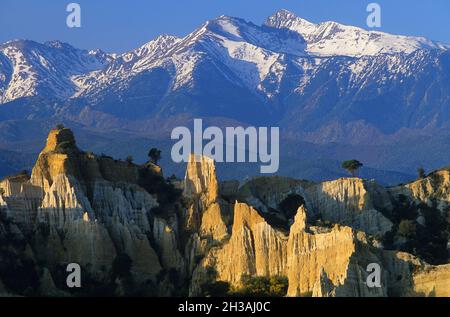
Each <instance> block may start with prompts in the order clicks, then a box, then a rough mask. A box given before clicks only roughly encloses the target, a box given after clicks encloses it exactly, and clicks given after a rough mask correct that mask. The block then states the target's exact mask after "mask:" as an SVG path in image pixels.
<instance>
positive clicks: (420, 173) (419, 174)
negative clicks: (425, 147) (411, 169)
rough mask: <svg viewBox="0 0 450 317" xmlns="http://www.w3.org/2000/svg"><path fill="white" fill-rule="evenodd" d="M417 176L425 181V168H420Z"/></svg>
mask: <svg viewBox="0 0 450 317" xmlns="http://www.w3.org/2000/svg"><path fill="white" fill-rule="evenodd" d="M417 174H418V176H419V179H424V178H425V176H426V175H425V169H424V168H423V167H419V168H418V169H417Z"/></svg>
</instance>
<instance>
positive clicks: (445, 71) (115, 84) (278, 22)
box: [0, 10, 450, 181]
mask: <svg viewBox="0 0 450 317" xmlns="http://www.w3.org/2000/svg"><path fill="white" fill-rule="evenodd" d="M199 117H200V118H203V119H204V120H205V122H208V123H209V124H214V125H219V126H227V125H232V126H236V125H248V124H251V125H261V126H280V128H281V137H282V143H283V144H282V146H281V148H282V149H286V152H283V153H281V156H282V157H285V158H286V157H288V159H289V160H290V161H293V162H294V163H292V164H289V167H288V168H287V170H289V171H291V170H292V169H293V168H294V167H295V166H300V165H301V164H300V165H298V164H296V163H295V162H296V161H297V160H308V161H309V162H311V161H318V160H320V161H321V162H324V161H328V162H330V161H333V162H336V160H341V159H346V158H348V157H363V158H366V160H365V161H368V162H369V163H368V164H370V165H368V166H370V167H373V168H375V169H384V170H392V171H396V172H401V173H406V174H408V175H409V174H411V173H412V172H411V171H415V170H416V168H417V166H420V165H424V166H425V167H427V168H437V167H438V166H439V165H441V164H445V163H447V162H448V154H447V153H446V152H445V151H443V150H442V151H439V149H446V148H447V147H448V142H449V140H450V51H449V50H448V46H447V45H444V44H441V43H438V42H433V41H429V40H426V39H423V38H417V37H405V36H396V35H390V34H386V33H381V32H374V31H366V30H363V29H359V28H355V27H350V26H344V25H341V24H338V23H334V22H324V23H320V24H314V23H311V22H308V21H306V20H303V19H301V18H299V17H296V16H295V15H294V14H292V13H290V12H288V11H285V10H281V11H279V12H277V13H275V14H274V15H272V16H271V17H269V18H268V20H267V21H266V23H265V24H264V25H262V26H257V25H255V24H253V23H251V22H247V21H245V20H242V19H239V18H233V17H227V16H221V17H218V18H216V19H213V20H210V21H207V22H205V23H204V24H203V25H201V26H200V27H199V28H197V29H196V30H194V31H193V32H192V33H189V34H188V35H186V36H185V37H183V38H177V37H173V36H170V35H162V36H159V37H157V38H155V39H154V40H152V41H150V42H148V43H146V44H144V45H143V46H141V47H139V48H137V49H135V50H132V51H130V52H126V53H123V54H106V53H103V52H101V51H90V52H88V51H82V50H78V49H75V48H73V47H71V46H70V45H68V44H63V43H60V42H50V43H45V44H39V43H36V42H32V41H12V42H8V43H5V44H3V45H1V46H0V120H2V121H3V122H5V123H6V122H7V126H9V127H11V126H14V127H17V129H22V130H24V131H25V132H24V133H22V134H21V135H26V134H27V133H26V131H28V129H30V128H28V127H29V126H37V125H39V124H41V122H42V121H45V120H48V122H47V123H46V126H47V127H48V126H50V125H52V124H54V123H58V122H67V123H68V124H70V125H71V126H77V127H80V129H85V130H86V131H87V133H88V132H89V133H90V132H92V131H95V133H98V134H102V133H103V134H111V133H116V132H118V134H117V135H120V137H118V138H120V139H117V141H114V140H113V142H117V144H123V143H124V142H125V140H129V139H133V138H134V139H139V138H141V137H143V138H152V139H154V138H159V139H161V140H163V141H167V140H168V139H169V137H168V136H169V134H170V131H171V130H172V128H173V127H175V126H180V125H190V124H192V118H199ZM33 129H35V128H33ZM33 131H34V130H33ZM30 133H32V132H31V129H30ZM15 135H17V133H15V134H14V133H13V134H9V133H1V134H0V143H1V144H7V145H8V146H11V150H12V147H13V146H14V142H20V140H18V138H17V137H15ZM114 135H115V134H114ZM124 135H125V137H124ZM91 142H92V146H93V147H95V146H96V141H95V139H92V140H91ZM117 144H115V145H111V148H114V149H115V148H117V147H118V146H117ZM305 144H311V146H309V145H308V146H306V148H308V149H311V148H314V151H313V152H314V153H313V154H310V153H305V151H304V149H305ZM417 144H424V146H423V149H421V148H418V145H417ZM425 145H426V146H425ZM411 147H413V148H414V151H411ZM319 148H320V150H318V149H319ZM350 148H351V150H349V149H350ZM6 149H9V148H8V147H6ZM429 149H436V150H435V151H433V152H432V153H430V152H429ZM362 150H364V153H370V156H369V157H368V158H367V156H368V155H366V154H364V153H361V151H362ZM124 151H125V149H122V152H120V153H115V154H119V155H121V156H126V155H128V154H130V153H124ZM302 151H303V152H302ZM28 152H31V151H29V149H28ZM386 153H395V159H393V158H390V157H388V158H386V156H387V154H386ZM408 153H414V156H416V157H411V155H410V154H408ZM298 168H299V169H301V168H300V167H298ZM314 170H316V167H314ZM325 170H328V171H329V167H325V166H324V168H323V171H318V172H317V173H316V172H314V175H312V174H310V173H309V172H308V173H307V175H308V176H310V175H311V177H314V178H315V177H316V176H317V175H321V177H322V176H323V175H324V171H325ZM382 173H383V172H380V173H379V174H382ZM328 174H329V175H328V177H333V176H335V175H336V173H335V172H333V173H332V174H330V173H329V172H328ZM377 174H378V172H377ZM296 175H299V176H301V175H303V174H302V171H299V172H298V174H296ZM395 179H398V178H397V177H395ZM383 181H386V180H383Z"/></svg>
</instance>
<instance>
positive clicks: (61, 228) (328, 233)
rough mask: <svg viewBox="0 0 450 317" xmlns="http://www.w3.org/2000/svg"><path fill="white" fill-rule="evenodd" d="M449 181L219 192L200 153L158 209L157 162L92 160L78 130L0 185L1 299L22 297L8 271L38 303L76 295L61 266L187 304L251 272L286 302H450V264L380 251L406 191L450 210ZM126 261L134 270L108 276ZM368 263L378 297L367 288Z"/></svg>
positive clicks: (442, 175) (249, 186)
mask: <svg viewBox="0 0 450 317" xmlns="http://www.w3.org/2000/svg"><path fill="white" fill-rule="evenodd" d="M153 176H154V177H153ZM448 176H449V175H448V171H446V170H442V171H438V172H435V173H432V174H431V175H429V176H428V177H427V178H425V179H422V180H418V181H416V182H413V183H411V184H407V185H403V186H398V187H394V188H389V189H385V188H383V187H381V186H379V185H377V184H376V183H374V182H372V181H367V180H362V179H359V178H342V179H338V180H334V181H328V182H323V183H313V182H308V181H300V180H294V179H289V178H284V177H258V178H255V179H252V180H248V181H246V182H244V183H243V184H239V182H224V183H221V184H220V185H219V183H218V181H217V177H216V173H215V167H214V162H213V160H211V159H209V158H207V157H198V156H194V155H192V156H191V157H190V161H189V163H188V166H187V171H186V176H185V179H184V181H182V182H177V181H176V180H172V181H171V182H174V183H177V184H178V185H177V186H179V187H181V188H182V190H183V193H184V198H183V201H181V200H180V201H170V202H169V203H166V205H161V204H162V203H161V200H160V199H159V198H160V197H158V190H157V188H156V189H155V186H156V185H155V184H160V185H161V186H163V188H164V189H167V187H164V186H169V185H168V183H165V181H164V179H163V178H162V174H161V170H160V169H159V168H158V167H157V166H155V165H154V164H150V163H147V164H144V165H141V166H138V165H135V164H132V163H128V162H123V161H118V160H114V159H112V158H109V157H106V156H100V157H99V156H96V155H93V154H91V153H85V152H83V151H81V150H79V149H78V148H77V146H76V142H75V138H74V137H73V134H72V132H71V131H70V130H68V129H59V130H53V131H51V133H50V134H49V137H48V140H47V144H46V146H45V148H44V150H43V151H42V152H41V154H40V155H39V157H38V160H37V162H36V164H35V166H34V168H33V171H32V174H31V176H30V177H28V176H27V175H25V174H20V175H16V176H13V177H9V178H6V179H5V180H3V181H1V182H0V188H1V192H0V216H1V217H0V241H1V242H2V243H0V293H3V294H11V293H15V292H17V293H19V294H21V293H23V292H24V289H25V288H24V287H22V285H20V287H15V286H14V278H11V277H10V276H9V275H8V274H5V273H6V271H5V268H4V263H9V265H14V266H17V267H18V268H19V269H17V271H18V272H22V271H21V270H27V275H28V276H29V277H31V278H30V280H29V281H27V283H29V284H30V285H31V284H33V285H35V286H34V290H35V292H36V294H38V295H45V296H66V295H67V296H69V295H71V293H70V291H69V290H66V289H61V283H63V282H64V281H61V274H62V273H61V272H62V271H61V269H63V270H64V265H65V264H68V263H72V262H75V263H78V264H80V265H81V267H82V269H83V272H85V273H87V274H88V276H89V278H90V279H92V280H94V281H96V283H99V284H100V285H111V284H110V283H111V278H112V276H114V280H115V283H116V284H117V285H118V287H117V289H116V290H115V291H116V293H117V294H123V295H125V294H127V292H129V291H130V290H129V288H130V287H129V286H128V285H129V283H130V281H133V282H134V283H137V284H135V285H136V287H135V288H136V289H145V288H146V287H147V288H148V287H150V288H151V289H152V291H151V292H148V289H147V293H146V294H149V293H151V294H155V295H165V296H170V295H174V294H175V295H186V294H187V290H186V289H184V288H183V286H185V282H186V281H188V282H189V294H191V295H201V294H202V292H203V287H204V285H205V283H210V282H214V281H224V282H227V283H229V285H230V287H231V290H236V289H239V288H240V287H241V286H242V281H243V279H242V278H243V276H250V277H257V276H259V277H260V276H264V277H273V276H282V277H286V278H287V280H288V285H287V294H286V295H287V296H320V297H335V296H351V297H353V296H450V294H449V289H450V285H449V281H450V273H449V272H450V269H449V266H448V265H438V266H432V265H429V264H427V263H425V262H424V261H423V260H420V259H419V258H417V257H415V256H413V255H411V254H408V253H405V252H398V251H395V250H390V251H387V250H384V249H383V244H382V243H381V242H380V241H381V237H383V235H385V234H386V232H388V231H389V230H391V228H392V227H393V224H392V222H391V220H389V219H388V218H387V216H389V217H392V219H394V220H393V221H394V222H395V217H394V216H395V215H393V212H394V211H395V210H396V208H398V206H399V205H398V204H397V200H398V199H399V197H401V196H400V195H404V196H405V197H406V198H407V199H409V200H410V201H411V202H413V203H417V204H420V203H426V204H429V205H430V206H437V209H438V210H440V211H441V212H445V211H446V210H447V208H448V201H449V199H448V194H449V193H448V191H449V177H448ZM158 182H159V183H158ZM181 183H182V185H180V184H181ZM292 195H296V196H297V198H298V199H297V200H296V204H297V205H295V207H294V209H293V210H292V212H289V213H286V210H282V208H287V207H286V205H289V204H283V202H286V201H287V198H289V197H290V196H292ZM174 199H179V198H178V197H177V198H174ZM177 203H178V204H179V206H184V209H176V208H175V207H174V205H175V204H177ZM297 206H298V209H297ZM290 207H292V206H290ZM385 215H387V216H385ZM280 220H282V221H284V223H283V225H280V224H279V221H280ZM397 224H398V223H396V225H395V226H394V227H396V226H397ZM11 254H12V255H13V258H11ZM125 255H126V256H125ZM127 258H129V259H130V260H131V267H130V268H129V270H130V271H129V272H125V273H124V272H122V273H118V272H114V273H113V271H117V270H119V271H120V269H123V267H125V268H126V267H127V265H126V262H127V261H128V260H127ZM12 259H13V260H12ZM124 259H125V260H124ZM116 260H120V261H125V265H124V263H119V264H117V263H116ZM113 263H115V264H114V265H113ZM25 264H26V267H25V268H24V267H22V266H24V265H25ZM373 264H376V265H378V266H379V267H380V270H381V276H380V281H381V285H380V286H379V287H369V285H368V280H367V279H368V277H369V274H370V271H369V270H368V267H369V265H373ZM85 273H83V274H85ZM112 274H118V275H117V276H116V275H112ZM5 278H6V279H5ZM11 290H13V291H14V292H11ZM155 290H156V291H155Z"/></svg>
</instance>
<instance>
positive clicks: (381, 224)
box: [239, 177, 392, 235]
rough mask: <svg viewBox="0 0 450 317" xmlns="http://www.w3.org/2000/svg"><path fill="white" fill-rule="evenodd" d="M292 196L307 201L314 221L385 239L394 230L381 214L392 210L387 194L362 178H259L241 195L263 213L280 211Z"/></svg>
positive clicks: (247, 185) (244, 189)
mask: <svg viewBox="0 0 450 317" xmlns="http://www.w3.org/2000/svg"><path fill="white" fill-rule="evenodd" d="M291 194H295V195H299V196H301V197H302V198H303V199H304V201H305V204H306V206H307V207H308V211H309V215H310V216H311V217H315V218H320V219H322V220H324V221H330V222H333V223H339V224H343V225H347V226H350V227H352V228H354V229H356V230H361V231H364V232H367V233H369V234H381V235H382V234H384V233H386V232H387V231H389V230H390V229H391V227H392V223H391V221H390V220H389V219H388V218H386V217H385V216H384V215H383V214H382V212H381V211H380V210H381V209H387V210H390V209H391V208H392V206H391V198H390V196H389V194H388V192H387V191H386V190H385V189H384V188H382V187H381V186H378V185H377V184H375V183H373V182H370V181H365V180H362V179H359V178H341V179H337V180H334V181H327V182H322V183H312V182H307V181H299V180H294V179H290V178H285V177H273V178H268V177H260V178H255V179H254V180H251V181H249V182H248V183H247V184H245V185H244V186H242V188H241V189H240V193H239V195H240V197H242V199H244V200H245V201H246V202H247V203H249V204H251V205H253V206H255V207H256V208H258V209H259V210H261V211H263V212H268V210H270V209H278V208H279V204H280V203H281V202H282V201H283V200H284V199H286V197H288V196H289V195H291ZM380 202H383V204H381V203H380Z"/></svg>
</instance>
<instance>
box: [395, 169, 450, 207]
mask: <svg viewBox="0 0 450 317" xmlns="http://www.w3.org/2000/svg"><path fill="white" fill-rule="evenodd" d="M390 192H391V193H392V194H393V195H394V196H398V195H400V194H401V195H404V196H405V197H409V198H410V199H412V200H413V201H414V202H416V203H425V204H428V205H431V204H432V203H433V202H434V203H436V207H437V208H438V209H439V210H441V211H445V210H447V209H448V208H449V206H450V169H448V168H447V169H442V170H438V171H435V172H433V173H431V174H430V175H428V176H427V177H425V178H423V179H419V180H417V181H415V182H412V183H409V184H406V185H401V186H396V187H393V188H391V189H390Z"/></svg>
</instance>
